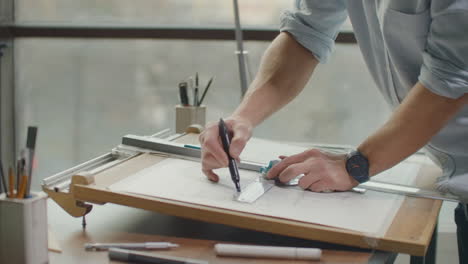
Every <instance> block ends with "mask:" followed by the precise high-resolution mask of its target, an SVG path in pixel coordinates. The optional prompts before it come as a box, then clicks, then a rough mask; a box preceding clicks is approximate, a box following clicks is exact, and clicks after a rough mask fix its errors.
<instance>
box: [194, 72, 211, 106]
mask: <svg viewBox="0 0 468 264" xmlns="http://www.w3.org/2000/svg"><path fill="white" fill-rule="evenodd" d="M213 78H214V77H211V79H210V80H209V81H208V84H207V85H206V87H205V90H204V91H203V94H202V97H201V98H200V102H198V105H201V104H202V103H203V100H204V99H205V95H206V92H208V89H209V88H210V86H211V83H212V82H213Z"/></svg>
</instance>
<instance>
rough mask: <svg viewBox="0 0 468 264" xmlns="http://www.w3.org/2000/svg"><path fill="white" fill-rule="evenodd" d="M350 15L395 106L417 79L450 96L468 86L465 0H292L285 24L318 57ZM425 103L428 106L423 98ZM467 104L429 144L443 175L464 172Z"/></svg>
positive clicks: (467, 162)
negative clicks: (293, 5)
mask: <svg viewBox="0 0 468 264" xmlns="http://www.w3.org/2000/svg"><path fill="white" fill-rule="evenodd" d="M348 15H349V17H350V20H351V22H352V25H353V29H354V33H355V36H356V39H357V41H358V44H359V47H360V49H361V52H362V54H363V55H364V60H365V62H366V64H367V66H368V68H369V71H370V73H371V75H372V77H373V79H374V81H375V82H376V84H377V86H378V88H379V89H380V91H381V92H382V94H383V95H384V97H385V98H386V100H387V102H388V103H389V104H390V105H392V106H393V107H396V106H397V105H399V104H400V103H401V101H402V100H403V98H404V97H405V96H406V95H407V94H408V92H409V90H410V89H411V88H412V87H413V86H414V85H415V84H416V82H418V81H420V82H421V83H422V84H423V85H424V86H425V87H426V88H428V89H429V90H430V91H432V92H434V93H436V94H438V95H441V96H445V97H449V98H458V97H460V96H462V95H464V94H465V93H468V1H466V0H432V1H431V0H297V1H296V9H295V10H294V11H287V12H285V13H283V14H282V16H281V31H287V32H289V33H290V34H292V35H293V37H294V38H295V39H296V40H297V41H298V42H299V43H300V44H301V45H303V46H304V47H305V48H307V49H308V50H310V51H311V52H312V53H313V54H314V56H315V57H316V58H317V59H318V60H319V61H320V62H321V63H324V62H326V61H327V60H328V58H329V56H330V53H331V52H332V50H333V45H334V40H335V38H336V36H337V34H338V32H339V29H340V27H341V25H342V23H343V22H344V21H345V20H346V18H347V16H348ZM427 107H431V106H430V105H428V106H427ZM467 123H468V106H465V107H464V108H463V109H462V110H461V111H460V112H459V113H457V115H456V116H455V117H454V118H453V119H452V120H450V121H449V123H448V124H447V125H446V126H445V127H444V128H443V129H442V130H441V131H440V132H439V133H438V134H437V135H435V136H434V137H433V138H432V139H431V141H430V143H429V144H428V146H427V147H428V150H429V152H430V153H432V154H433V155H435V157H436V160H437V161H438V162H439V164H440V165H441V166H442V167H443V168H444V170H445V172H446V174H449V176H451V175H453V174H455V173H467V172H468V124H467Z"/></svg>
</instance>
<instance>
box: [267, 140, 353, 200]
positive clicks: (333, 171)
mask: <svg viewBox="0 0 468 264" xmlns="http://www.w3.org/2000/svg"><path fill="white" fill-rule="evenodd" d="M280 158H281V159H282V161H281V162H280V163H278V164H276V165H275V166H273V168H271V169H270V171H269V172H268V174H267V178H269V179H273V178H276V177H278V179H279V180H280V181H281V182H283V183H286V182H288V181H290V180H291V179H293V178H295V177H296V176H298V175H300V174H304V177H302V178H301V179H300V180H299V186H300V187H301V188H302V189H305V190H311V191H314V192H329V191H347V190H350V189H352V188H353V187H355V186H356V185H358V184H359V183H358V182H357V181H356V180H355V179H354V178H353V177H351V176H350V175H349V174H348V172H347V171H346V167H345V163H346V155H345V154H340V155H338V154H331V153H326V152H321V151H320V150H318V149H311V150H306V151H304V152H302V153H299V154H296V155H292V156H289V157H285V156H281V157H280Z"/></svg>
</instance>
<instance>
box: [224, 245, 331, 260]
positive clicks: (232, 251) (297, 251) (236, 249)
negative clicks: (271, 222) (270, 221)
mask: <svg viewBox="0 0 468 264" xmlns="http://www.w3.org/2000/svg"><path fill="white" fill-rule="evenodd" d="M215 252H216V255H218V256H230V257H253V258H277V259H303V260H319V259H320V257H321V256H322V250H321V249H318V248H296V247H276V246H250V245H235V244H221V243H218V244H216V245H215Z"/></svg>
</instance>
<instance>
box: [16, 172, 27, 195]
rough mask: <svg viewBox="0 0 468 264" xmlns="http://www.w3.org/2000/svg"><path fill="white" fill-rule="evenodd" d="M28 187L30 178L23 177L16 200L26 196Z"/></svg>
mask: <svg viewBox="0 0 468 264" xmlns="http://www.w3.org/2000/svg"><path fill="white" fill-rule="evenodd" d="M27 186H28V176H27V175H23V177H21V183H20V184H19V189H18V193H17V194H16V198H19V199H23V198H24V196H25V194H26V187H27Z"/></svg>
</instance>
